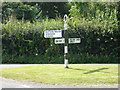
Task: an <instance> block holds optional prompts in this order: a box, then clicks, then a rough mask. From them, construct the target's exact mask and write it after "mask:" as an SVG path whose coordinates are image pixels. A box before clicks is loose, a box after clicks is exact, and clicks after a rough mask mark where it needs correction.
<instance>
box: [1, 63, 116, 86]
mask: <svg viewBox="0 0 120 90" xmlns="http://www.w3.org/2000/svg"><path fill="white" fill-rule="evenodd" d="M32 65H39V64H4V65H3V64H2V65H0V69H6V68H15V67H25V66H32ZM42 65H43V64H42ZM45 65H48V64H45ZM49 65H51V64H49ZM80 65H83V64H80ZM87 65H101V64H87ZM102 65H106V64H102ZM110 65H116V64H110ZM0 84H1V87H2V88H118V86H117V85H116V86H99V87H98V86H65V85H46V84H38V83H34V82H20V81H15V80H12V79H5V78H2V77H0Z"/></svg>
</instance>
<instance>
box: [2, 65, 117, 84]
mask: <svg viewBox="0 0 120 90" xmlns="http://www.w3.org/2000/svg"><path fill="white" fill-rule="evenodd" d="M0 71H2V77H4V78H10V79H14V80H18V81H30V82H36V83H42V84H53V85H73V86H77V85H87V86H94V85H95V86H96V85H97V86H101V85H117V84H118V65H95V66H92V65H69V68H68V69H65V68H64V67H63V65H36V66H27V67H18V68H9V69H1V70H0Z"/></svg>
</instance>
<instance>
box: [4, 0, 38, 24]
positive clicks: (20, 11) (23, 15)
mask: <svg viewBox="0 0 120 90" xmlns="http://www.w3.org/2000/svg"><path fill="white" fill-rule="evenodd" d="M2 6H3V7H2V14H3V16H2V18H3V22H5V21H6V20H9V18H10V17H13V18H17V19H24V20H30V21H33V20H35V19H36V14H37V12H38V9H37V8H36V7H33V6H30V5H25V4H23V3H22V2H4V3H3V5H2Z"/></svg>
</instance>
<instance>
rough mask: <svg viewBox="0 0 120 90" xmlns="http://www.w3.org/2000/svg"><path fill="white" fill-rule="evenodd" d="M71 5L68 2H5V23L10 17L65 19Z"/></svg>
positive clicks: (3, 6) (3, 12) (3, 8)
mask: <svg viewBox="0 0 120 90" xmlns="http://www.w3.org/2000/svg"><path fill="white" fill-rule="evenodd" d="M69 9H70V4H69V3H66V2H61V3H60V2H4V3H3V5H2V14H3V15H2V17H3V22H5V20H9V17H11V16H12V17H14V18H17V19H22V18H24V20H29V21H31V22H33V21H34V20H40V19H43V18H46V17H49V18H55V17H63V15H64V14H68V13H69V12H68V10H69Z"/></svg>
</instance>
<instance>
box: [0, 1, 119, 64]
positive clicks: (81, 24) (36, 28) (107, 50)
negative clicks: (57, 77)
mask: <svg viewBox="0 0 120 90" xmlns="http://www.w3.org/2000/svg"><path fill="white" fill-rule="evenodd" d="M9 4H10V3H9ZM9 4H6V5H9ZM11 4H13V3H11ZM19 4H20V5H19ZM31 4H32V5H31ZM36 4H40V5H41V4H43V3H24V4H23V3H18V4H17V3H16V5H17V7H18V5H19V7H20V9H19V10H22V9H23V8H28V7H29V5H30V7H36V8H37V5H36ZM44 4H45V3H44ZM44 4H43V5H44ZM54 4H55V3H54ZM56 4H57V3H56ZM6 5H4V6H6ZM16 5H15V6H14V7H16ZM21 5H23V7H22V6H21ZM57 5H58V4H57ZM72 5H73V6H72V7H71V9H70V16H71V17H70V18H69V20H68V26H69V27H68V35H69V37H70V38H72V37H74V38H77V37H79V38H81V43H80V44H69V52H70V54H69V56H70V58H72V56H75V55H76V57H77V58H76V57H75V58H72V59H73V60H74V61H72V60H71V61H70V63H86V62H89V60H91V59H92V60H93V61H90V62H89V63H117V62H118V59H119V56H120V55H119V53H120V46H119V45H120V38H119V37H120V32H119V25H118V23H119V21H118V18H117V15H118V10H117V9H118V8H117V5H116V3H103V2H101V3H98V2H95V3H93V2H89V3H88V2H74V3H73V4H72ZM38 6H39V5H38ZM86 6H87V7H86ZM97 6H98V7H97ZM6 7H11V5H9V6H6ZM4 9H5V8H4ZM17 9H18V8H17ZM83 9H84V10H83ZM27 10H28V9H27ZM95 10H96V11H95ZM22 11H25V10H24V9H23V10H22ZM22 11H21V12H22ZM11 12H12V10H11ZM31 15H32V14H31ZM63 29H64V27H63V20H62V19H61V18H55V19H49V17H47V18H45V19H41V20H40V21H36V22H33V23H31V22H30V21H24V20H22V21H20V20H16V19H13V18H9V21H7V22H6V23H3V24H2V43H3V55H4V60H3V62H5V63H7V61H8V58H9V57H10V58H12V59H11V60H12V61H10V63H11V62H14V60H15V62H16V58H15V57H18V58H21V57H23V56H24V57H27V56H36V55H38V57H44V56H45V57H46V58H48V60H51V61H50V62H49V63H61V62H59V61H60V60H56V59H55V56H56V55H57V56H56V57H57V58H58V57H59V56H60V57H61V55H62V56H63V45H55V44H54V39H45V38H44V31H45V30H63ZM82 56H83V57H84V58H83V59H82V61H77V60H78V58H81V57H82ZM86 56H87V57H86ZM28 58H29V57H28ZM99 58H100V59H99ZM5 59H6V60H5ZM34 60H35V58H34ZM41 60H42V59H41ZM18 61H19V60H18ZM15 62H14V63H15ZM21 62H23V61H21ZM21 62H16V63H21ZM24 63H26V61H25V62H24ZM29 63H30V62H29ZM34 63H37V61H35V62H34ZM38 63H40V62H39V60H38ZM41 63H47V61H43V62H41Z"/></svg>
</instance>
